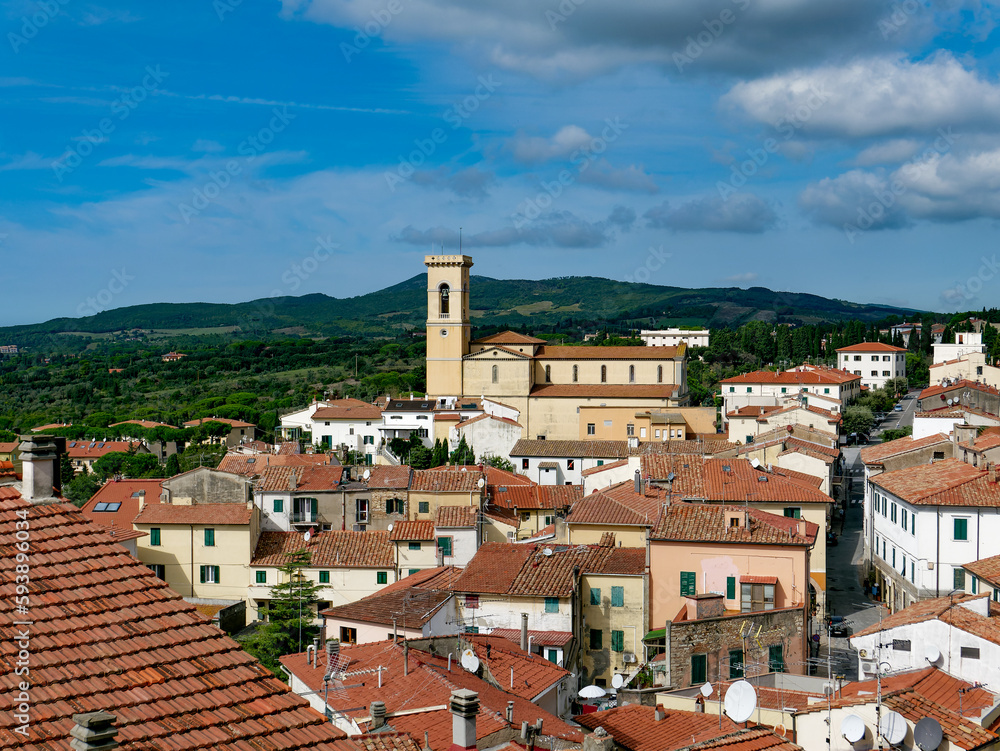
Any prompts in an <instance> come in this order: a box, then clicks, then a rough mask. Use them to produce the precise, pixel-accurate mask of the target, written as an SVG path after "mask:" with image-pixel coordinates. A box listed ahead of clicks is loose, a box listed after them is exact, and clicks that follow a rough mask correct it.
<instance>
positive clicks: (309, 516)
mask: <svg viewBox="0 0 1000 751" xmlns="http://www.w3.org/2000/svg"><path fill="white" fill-rule="evenodd" d="M289 521H291V523H292V524H315V523H316V522H318V521H319V514H314V513H313V512H311V511H293V512H292V513H291V514H290V516H289Z"/></svg>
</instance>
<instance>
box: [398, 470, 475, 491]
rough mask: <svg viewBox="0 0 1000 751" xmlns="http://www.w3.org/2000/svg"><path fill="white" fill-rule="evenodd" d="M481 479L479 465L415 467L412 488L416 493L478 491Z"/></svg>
mask: <svg viewBox="0 0 1000 751" xmlns="http://www.w3.org/2000/svg"><path fill="white" fill-rule="evenodd" d="M481 479H483V473H482V472H481V471H479V468H478V467H471V468H470V467H435V468H434V469H415V470H413V481H412V483H411V484H410V490H411V491H413V492H416V493H477V492H479V481H480V480H481ZM483 484H484V485H485V482H484V483H483Z"/></svg>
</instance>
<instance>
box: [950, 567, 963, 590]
mask: <svg viewBox="0 0 1000 751" xmlns="http://www.w3.org/2000/svg"><path fill="white" fill-rule="evenodd" d="M952 589H965V569H964V568H956V569H955V572H954V586H953V587H952Z"/></svg>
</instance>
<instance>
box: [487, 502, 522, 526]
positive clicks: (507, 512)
mask: <svg viewBox="0 0 1000 751" xmlns="http://www.w3.org/2000/svg"><path fill="white" fill-rule="evenodd" d="M483 516H485V517H486V518H488V519H492V520H493V521H494V522H497V523H498V524H504V525H506V526H508V527H513V528H514V529H517V528H519V527H520V526H521V518H520V517H519V516H518V515H517V514H515V513H514V511H513V509H508V508H501V507H500V506H494V505H493V504H492V503H485V504H483Z"/></svg>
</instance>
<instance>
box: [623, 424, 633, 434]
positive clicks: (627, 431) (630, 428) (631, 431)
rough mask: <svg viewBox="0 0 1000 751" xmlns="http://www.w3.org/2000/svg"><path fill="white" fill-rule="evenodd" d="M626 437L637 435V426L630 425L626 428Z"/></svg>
mask: <svg viewBox="0 0 1000 751" xmlns="http://www.w3.org/2000/svg"><path fill="white" fill-rule="evenodd" d="M625 435H635V425H633V424H632V423H629V424H628V425H626V426H625Z"/></svg>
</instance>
